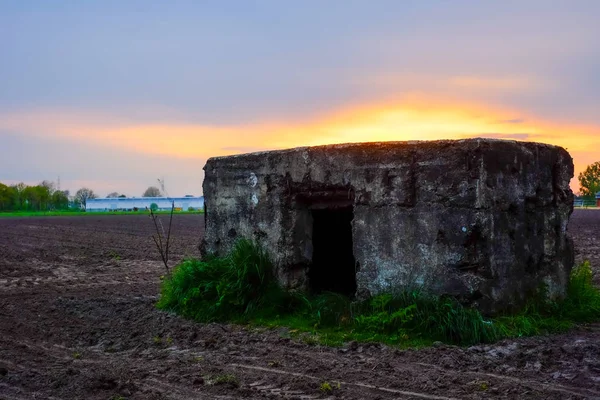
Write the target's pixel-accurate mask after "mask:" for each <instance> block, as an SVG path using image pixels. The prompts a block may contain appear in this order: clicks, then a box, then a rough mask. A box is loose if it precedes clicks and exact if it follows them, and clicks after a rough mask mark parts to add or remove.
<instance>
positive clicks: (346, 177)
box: [201, 139, 573, 313]
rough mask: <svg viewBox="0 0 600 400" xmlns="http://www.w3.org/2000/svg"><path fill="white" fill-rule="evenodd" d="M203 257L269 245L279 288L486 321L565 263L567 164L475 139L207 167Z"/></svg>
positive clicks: (560, 285) (551, 286)
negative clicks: (457, 312)
mask: <svg viewBox="0 0 600 400" xmlns="http://www.w3.org/2000/svg"><path fill="white" fill-rule="evenodd" d="M204 170H205V180H204V184H203V186H204V197H205V206H206V214H205V221H206V227H205V229H206V231H205V237H204V239H203V243H202V246H201V247H202V251H203V252H205V253H206V252H210V253H216V254H225V253H226V252H228V251H229V250H230V249H231V247H232V245H233V244H234V243H235V241H236V240H237V239H238V238H241V237H245V238H249V239H252V240H255V241H257V242H258V243H260V244H261V245H262V246H263V247H264V248H266V249H267V250H268V251H269V253H270V255H271V257H272V259H273V261H274V262H275V264H276V266H277V274H278V278H279V280H280V281H281V283H282V284H283V285H285V286H287V287H290V288H302V289H305V290H307V289H308V290H311V291H314V292H319V291H324V290H327V291H334V292H339V293H343V294H346V295H349V296H354V295H355V296H357V297H360V298H364V297H368V296H370V295H375V294H378V293H382V292H393V291H399V290H407V289H413V288H420V289H423V290H426V291H429V292H432V293H434V294H449V295H453V296H456V297H457V298H459V299H460V300H462V301H464V302H466V303H471V304H474V305H476V306H477V307H479V308H480V309H481V310H482V311H484V312H487V313H493V312H496V311H498V310H501V309H505V308H510V307H514V306H518V305H520V304H522V302H523V301H524V300H526V298H527V296H528V295H530V294H531V293H534V292H535V291H536V290H537V289H539V287H540V286H541V285H545V286H546V288H547V293H548V295H549V296H553V297H560V296H562V295H564V293H565V290H566V284H567V282H568V277H569V273H570V270H571V268H572V266H573V246H572V243H571V240H570V238H569V236H568V234H567V231H566V227H567V223H568V219H569V216H570V214H571V212H572V206H573V194H572V192H571V189H570V187H569V182H570V179H571V177H572V176H573V163H572V159H571V157H570V155H569V154H568V153H567V152H566V151H565V150H564V149H562V148H560V147H556V146H550V145H545V144H539V143H522V142H515V141H503V140H489V139H469V140H459V141H433V142H384V143H362V144H345V145H330V146H318V147H304V148H296V149H290V150H282V151H270V152H261V153H251V154H243V155H237V156H230V157H216V158H211V159H209V160H208V161H207V164H206V166H205V168H204Z"/></svg>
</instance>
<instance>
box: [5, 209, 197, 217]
mask: <svg viewBox="0 0 600 400" xmlns="http://www.w3.org/2000/svg"><path fill="white" fill-rule="evenodd" d="M170 213H171V211H156V212H155V214H160V215H169V214H170ZM203 213H204V212H203V211H175V212H174V214H203ZM101 215H148V212H147V211H145V210H140V211H114V212H112V211H98V212H94V211H90V212H85V211H15V212H5V211H0V218H2V217H78V216H94V217H95V216H101Z"/></svg>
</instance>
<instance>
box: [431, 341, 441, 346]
mask: <svg viewBox="0 0 600 400" xmlns="http://www.w3.org/2000/svg"><path fill="white" fill-rule="evenodd" d="M432 346H433V347H444V343H443V342H440V341H435V342H433V344H432Z"/></svg>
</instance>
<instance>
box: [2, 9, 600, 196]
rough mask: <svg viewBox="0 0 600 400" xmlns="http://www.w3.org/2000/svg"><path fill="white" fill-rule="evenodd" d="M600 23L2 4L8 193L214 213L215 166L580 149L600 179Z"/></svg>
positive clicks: (589, 14)
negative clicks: (529, 145) (51, 189)
mask: <svg viewBox="0 0 600 400" xmlns="http://www.w3.org/2000/svg"><path fill="white" fill-rule="evenodd" d="M599 20H600V2H599V1H596V0H589V1H586V0H570V1H559V0H556V1H551V0H520V1H511V0H505V1H494V2H491V1H489V2H488V1H476V0H472V1H463V0H446V1H442V0H437V1H435V0H415V1H411V0H403V1H400V0H389V1H388V0H373V1H367V0H361V1H357V0H328V1H323V0H303V1H279V0H268V1H267V0H264V1H261V0H238V1H233V0H219V1H217V0H215V1H209V0H207V1H183V0H181V1H171V2H163V1H160V2H159V1H151V0H143V1H137V0H131V1H110V0H105V1H95V2H92V1H76V0H72V1H64V0H63V1H61V0H56V1H53V2H29V1H10V0H0V182H3V183H11V184H12V183H17V182H25V183H28V184H37V183H39V182H41V181H42V180H50V181H57V180H58V177H60V183H61V189H70V190H71V192H75V191H76V190H77V189H79V188H80V187H82V186H87V187H90V188H92V189H93V190H94V191H95V192H97V193H98V194H99V195H101V196H104V195H106V194H108V193H109V192H113V191H117V192H119V193H124V194H126V195H128V196H141V195H142V193H143V191H144V190H145V188H147V187H148V186H151V185H157V179H159V178H160V179H164V182H165V188H166V190H167V192H168V194H169V195H171V196H178V195H187V194H192V195H201V194H202V179H203V171H202V168H203V166H204V164H205V162H206V160H207V159H208V158H209V157H212V156H221V155H228V154H239V153H246V152H252V151H259V150H270V149H281V148H289V147H296V146H306V145H318V144H326V143H345V142H368V141H381V140H433V139H462V138H469V137H490V138H503V139H514V140H528V141H536V142H545V143H551V144H556V145H560V146H563V147H565V148H566V149H567V150H568V151H569V152H570V154H571V155H572V156H573V159H574V162H575V170H576V175H577V173H578V172H580V171H581V170H583V169H584V168H585V167H586V166H587V165H588V164H590V163H592V162H595V161H600V73H599V71H600V24H599V23H598V21H599ZM572 187H573V189H574V190H577V189H578V184H577V179H574V180H573V181H572Z"/></svg>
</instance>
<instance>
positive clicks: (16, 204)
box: [11, 182, 27, 211]
mask: <svg viewBox="0 0 600 400" xmlns="http://www.w3.org/2000/svg"><path fill="white" fill-rule="evenodd" d="M11 188H12V189H13V207H12V209H13V210H17V211H20V210H25V208H26V206H27V204H26V202H25V200H26V199H25V195H24V193H23V192H25V189H26V188H27V185H25V184H24V183H23V182H21V183H17V184H16V185H12V186H11Z"/></svg>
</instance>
